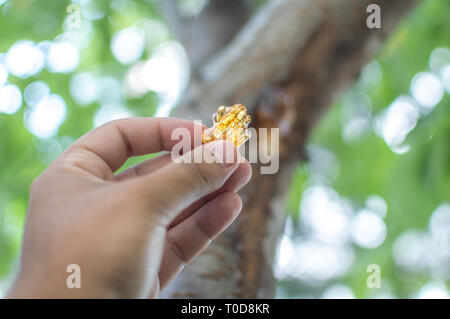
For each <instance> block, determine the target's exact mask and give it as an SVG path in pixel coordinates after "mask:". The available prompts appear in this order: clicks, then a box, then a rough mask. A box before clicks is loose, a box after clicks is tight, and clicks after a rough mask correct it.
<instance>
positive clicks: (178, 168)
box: [137, 140, 242, 224]
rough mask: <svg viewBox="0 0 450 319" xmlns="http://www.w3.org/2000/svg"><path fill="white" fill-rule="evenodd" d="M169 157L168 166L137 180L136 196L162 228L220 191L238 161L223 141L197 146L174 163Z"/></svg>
mask: <svg viewBox="0 0 450 319" xmlns="http://www.w3.org/2000/svg"><path fill="white" fill-rule="evenodd" d="M172 155H173V156H172V163H170V164H168V165H166V166H165V167H163V168H162V169H160V170H158V171H156V172H153V173H151V174H149V175H147V176H143V177H141V178H139V179H138V180H137V187H138V188H139V189H140V190H141V191H138V194H141V195H143V198H142V199H143V200H145V201H146V202H147V203H148V204H149V207H150V211H151V212H152V213H159V217H160V218H161V220H160V221H161V222H162V223H163V224H169V223H170V222H171V221H172V219H173V218H175V216H176V215H177V214H179V213H180V212H181V211H182V210H183V209H185V208H186V207H188V206H190V205H191V204H192V203H194V202H195V201H196V200H198V199H200V198H202V197H204V196H206V195H208V194H210V193H212V192H214V191H216V190H218V189H219V188H220V187H222V186H223V184H224V183H225V182H226V181H227V180H228V178H229V177H230V176H231V175H232V173H233V172H234V171H235V170H236V168H237V167H238V163H239V162H240V161H242V158H241V157H240V155H239V151H238V149H237V148H236V147H235V146H234V145H233V144H232V143H230V142H228V141H225V140H221V141H216V142H212V143H208V144H205V145H202V146H199V147H197V148H196V149H194V150H192V151H190V152H189V153H186V154H184V155H183V156H181V157H178V158H176V160H175V161H174V159H175V158H174V154H172ZM154 217H157V216H154Z"/></svg>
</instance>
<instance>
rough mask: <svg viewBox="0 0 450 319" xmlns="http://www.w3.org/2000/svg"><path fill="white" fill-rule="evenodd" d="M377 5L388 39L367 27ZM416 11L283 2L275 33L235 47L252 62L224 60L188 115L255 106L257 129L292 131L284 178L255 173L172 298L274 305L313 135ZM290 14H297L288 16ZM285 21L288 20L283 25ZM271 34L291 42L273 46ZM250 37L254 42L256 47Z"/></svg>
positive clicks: (276, 0)
mask: <svg viewBox="0 0 450 319" xmlns="http://www.w3.org/2000/svg"><path fill="white" fill-rule="evenodd" d="M373 2H376V3H378V4H379V5H380V6H381V8H382V17H383V28H382V29H381V30H375V29H374V30H371V29H368V28H367V26H366V19H367V17H368V14H367V12H366V8H367V6H368V4H370V3H373ZM415 2H416V1H410V0H378V1H373V0H340V1H334V0H315V1H313V0H273V1H272V2H271V3H270V4H269V5H267V7H266V8H264V9H263V10H268V11H266V12H265V13H264V11H262V12H260V13H259V14H258V15H257V16H255V19H260V21H265V23H267V24H268V25H264V24H263V23H262V22H259V23H258V21H256V22H255V21H251V22H250V23H249V24H248V25H247V27H246V29H245V30H243V31H242V33H241V35H239V36H238V38H237V39H236V40H235V41H233V43H232V44H231V45H235V46H236V47H237V50H239V51H238V52H246V53H247V54H244V55H238V54H235V55H233V50H232V48H229V49H227V50H226V51H225V52H224V55H225V56H229V58H227V59H225V58H223V57H222V58H219V60H218V61H225V62H222V63H223V64H224V65H226V67H225V68H224V67H220V68H218V67H217V66H215V67H216V71H215V72H212V75H211V76H208V77H207V78H208V79H209V80H210V82H209V83H207V84H205V85H204V86H203V87H200V88H197V90H196V91H195V92H194V93H195V94H192V92H188V93H190V94H191V100H190V101H189V103H188V105H190V108H191V110H194V111H196V112H200V113H206V114H208V115H209V114H210V113H211V110H212V108H215V107H217V105H221V104H231V103H234V102H240V103H242V101H247V102H246V103H250V104H249V106H250V107H251V108H252V110H253V114H252V115H253V118H254V122H253V123H252V124H253V126H254V127H255V128H256V129H258V128H271V127H279V128H283V130H280V131H281V137H280V139H281V140H280V150H279V158H280V170H279V172H278V173H277V174H275V175H261V174H260V171H259V168H260V167H261V165H260V164H256V165H253V170H254V171H253V178H252V181H251V183H250V184H249V185H247V187H246V188H245V189H244V191H243V192H242V194H241V195H242V197H243V202H244V206H243V207H244V208H243V212H242V213H241V216H240V217H239V219H238V220H237V221H236V222H235V223H234V224H233V226H232V227H231V228H230V229H229V230H227V231H226V232H225V233H224V234H223V235H221V236H220V237H219V238H218V239H217V240H215V241H214V242H213V243H212V245H211V246H210V248H208V250H207V251H206V252H205V253H204V254H202V255H201V256H199V257H198V258H197V259H195V260H194V261H193V263H192V264H190V265H189V266H187V267H186V269H185V270H184V272H183V273H182V274H181V275H180V276H178V277H177V279H176V280H175V281H174V282H173V283H172V284H171V285H169V286H168V287H167V288H166V289H165V290H164V291H163V295H162V296H166V297H175V296H186V295H190V296H193V297H203V298H232V297H242V298H255V297H258V298H260V297H266V298H268V297H272V296H273V292H274V285H275V280H274V278H273V274H272V263H273V259H274V253H275V247H276V243H277V238H278V236H279V235H280V233H281V231H282V227H283V224H284V221H285V213H284V209H283V208H284V207H283V203H284V196H285V193H286V191H287V187H286V185H289V181H290V177H291V176H292V175H293V170H294V168H295V167H296V165H297V163H298V161H299V159H300V158H301V155H302V149H303V148H304V146H305V143H306V139H307V137H308V133H309V132H310V130H311V128H312V127H313V125H314V123H315V122H316V121H317V119H318V118H319V116H320V115H321V114H322V113H323V112H324V110H326V108H327V107H328V106H329V105H331V103H332V101H333V100H334V99H335V98H336V96H337V94H338V93H339V92H341V91H342V90H343V89H345V88H346V87H348V85H350V84H351V83H352V82H353V81H354V80H355V79H356V78H357V77H358V75H359V72H360V70H361V68H362V67H363V66H364V65H365V64H366V63H367V62H368V61H370V60H371V59H372V58H373V57H374V55H375V54H376V52H377V50H378V49H379V48H380V46H381V44H382V43H383V40H384V39H385V38H386V36H387V35H389V34H390V33H391V32H392V31H393V29H394V27H395V25H396V24H397V22H398V21H399V20H400V18H401V17H403V16H404V14H405V13H406V12H407V11H408V10H409V9H410V8H411V7H412V6H413V5H414V3H415ZM281 8H284V10H289V12H284V13H283V10H282V9H281ZM272 10H274V11H272ZM280 10H281V11H280ZM274 12H278V15H274V14H273V13H274ZM282 13H283V14H284V15H285V16H284V17H283V18H284V19H279V18H278V17H279V14H282ZM269 17H270V18H269ZM290 17H291V18H290ZM293 17H297V20H300V22H299V21H295V19H294V18H293ZM283 21H286V22H285V23H286V25H283ZM272 23H273V24H274V25H272ZM291 29H294V30H291ZM252 30H253V31H252ZM258 30H259V31H258ZM262 30H266V32H267V33H270V32H269V31H270V30H278V32H286V33H274V34H273V35H272V36H268V34H267V33H266V32H263V31H262ZM247 33H248V34H253V35H254V37H246V36H245V34H247ZM280 39H281V40H280ZM260 41H261V42H260ZM289 43H291V44H292V45H293V46H294V47H295V50H293V49H292V48H290V46H289V45H288V44H289ZM239 48H245V49H244V50H242V49H239ZM250 49H252V50H253V51H251V50H250ZM280 49H281V50H280ZM249 50H250V51H249ZM255 51H256V52H255ZM263 52H266V53H263ZM272 60H274V61H272ZM260 69H261V70H260ZM194 105H196V106H197V107H195V106H194ZM259 143H261V141H259Z"/></svg>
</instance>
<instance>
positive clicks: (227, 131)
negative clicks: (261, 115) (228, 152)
mask: <svg viewBox="0 0 450 319" xmlns="http://www.w3.org/2000/svg"><path fill="white" fill-rule="evenodd" d="M213 121H214V126H213V127H210V128H207V129H206V130H204V131H203V133H202V142H203V143H209V142H212V141H215V140H223V139H226V140H228V141H230V142H232V143H234V145H236V146H238V147H239V146H241V145H242V144H244V143H245V142H246V141H247V140H248V139H249V131H248V125H249V124H250V121H251V117H250V115H247V109H246V108H245V106H244V105H242V104H235V105H233V106H231V107H227V106H221V107H219V108H218V109H217V112H216V113H215V114H214V115H213Z"/></svg>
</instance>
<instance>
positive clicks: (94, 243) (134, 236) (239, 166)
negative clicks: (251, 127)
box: [7, 118, 251, 298]
mask: <svg viewBox="0 0 450 319" xmlns="http://www.w3.org/2000/svg"><path fill="white" fill-rule="evenodd" d="M195 125H199V124H196V123H193V122H189V121H184V120H180V119H175V118H164V119H158V118H131V119H124V120H118V121H114V122H110V123H107V124H105V125H103V126H101V127H99V128H97V129H95V130H93V131H92V132H90V133H88V134H86V135H85V136H83V137H81V138H80V139H79V140H77V141H76V142H75V143H73V144H72V145H71V146H70V147H69V148H68V149H67V150H66V151H65V152H64V153H63V154H61V155H60V156H59V157H58V158H57V159H56V160H55V161H54V162H53V163H52V164H51V165H50V166H49V167H48V168H47V169H46V170H45V171H44V172H43V173H42V174H41V175H40V176H39V177H38V178H37V179H36V180H35V181H34V182H33V184H32V186H31V191H30V202H29V207H28V212H27V218H26V224H25V230H24V237H23V246H22V253H21V261H20V270H19V273H18V276H17V279H16V281H15V282H14V284H13V286H12V287H11V289H10V291H9V293H8V296H7V297H9V298H145V297H157V296H158V295H159V291H160V290H161V289H163V288H164V287H165V286H166V285H167V284H168V283H169V282H170V281H171V280H172V279H173V278H174V277H175V276H177V275H178V274H179V273H180V271H181V270H182V269H183V267H184V266H185V265H186V264H188V263H189V262H190V261H192V259H194V258H195V257H196V256H198V255H199V254H200V253H201V252H202V251H203V250H204V249H205V248H206V247H207V246H208V245H209V243H210V242H211V240H213V239H214V238H215V237H217V236H218V235H219V234H220V233H221V232H223V231H224V230H225V229H226V228H227V227H228V226H229V225H230V224H231V223H232V222H233V220H234V219H235V218H236V216H237V215H238V214H239V212H240V210H241V207H242V202H241V199H240V197H239V196H238V195H237V193H236V192H237V191H238V190H239V189H240V188H242V187H243V186H244V185H245V184H246V183H247V182H248V181H249V179H250V176H251V167H250V165H249V164H248V162H247V161H245V160H244V159H242V158H241V157H239V155H236V156H235V158H234V161H233V163H228V164H227V163H223V161H217V162H215V163H197V164H194V163H182V164H176V163H173V162H172V160H171V156H170V154H164V155H160V156H157V157H154V158H152V159H150V160H147V161H144V162H142V163H140V164H138V165H137V166H134V167H131V168H129V169H127V170H124V171H122V172H120V173H116V172H117V170H118V169H119V168H120V167H121V166H122V165H123V164H124V163H125V161H126V160H127V158H129V157H131V156H137V155H143V154H152V153H157V152H160V151H170V150H171V149H172V147H173V146H174V144H175V143H176V142H177V141H173V140H171V132H172V131H173V130H174V129H175V128H178V127H183V128H186V129H188V130H189V131H190V132H192V136H194V135H193V134H194V126H195ZM193 138H195V137H193ZM199 147H202V148H206V149H205V151H206V152H210V153H212V154H214V156H215V157H216V158H217V159H219V158H220V157H223V156H224V152H225V148H226V149H227V150H229V149H230V148H234V145H232V144H231V143H229V142H225V141H219V142H213V143H208V144H205V145H202V146H199ZM234 150H235V151H236V152H235V154H238V152H237V150H236V149H234ZM185 155H189V154H185ZM221 162H222V163H221ZM70 264H77V265H79V266H80V268H81V288H73V289H69V288H68V287H67V285H66V278H67V276H68V275H69V274H68V273H67V272H66V268H67V266H68V265H70Z"/></svg>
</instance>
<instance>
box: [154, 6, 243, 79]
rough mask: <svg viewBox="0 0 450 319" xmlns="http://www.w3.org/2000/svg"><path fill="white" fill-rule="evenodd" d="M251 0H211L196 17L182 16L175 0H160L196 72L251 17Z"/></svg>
mask: <svg viewBox="0 0 450 319" xmlns="http://www.w3.org/2000/svg"><path fill="white" fill-rule="evenodd" d="M251 1H252V0H210V2H209V3H208V4H207V5H206V7H205V8H204V9H203V10H202V12H201V13H200V14H199V15H198V16H197V17H195V18H191V19H184V18H183V17H182V15H181V14H180V12H179V8H178V5H177V3H176V1H175V0H164V1H161V6H162V11H163V14H164V16H165V17H166V20H167V22H168V24H169V26H170V27H171V29H172V31H173V32H174V34H175V35H176V36H177V37H178V38H179V40H180V41H181V42H182V43H183V45H184V47H185V49H186V51H187V54H188V56H189V59H190V62H191V67H192V69H193V71H194V72H196V71H197V70H198V69H199V68H201V66H202V65H203V64H204V62H205V61H207V60H208V59H209V58H210V57H211V56H213V55H214V54H216V53H217V52H219V51H220V50H222V49H223V48H224V47H225V46H226V45H227V44H228V43H229V42H230V41H231V40H232V39H233V37H234V36H235V35H236V33H237V32H238V31H239V30H240V29H241V28H242V26H243V25H244V24H245V23H246V22H247V20H248V19H249V17H250V14H251V12H250V8H249V4H250V2H251Z"/></svg>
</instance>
